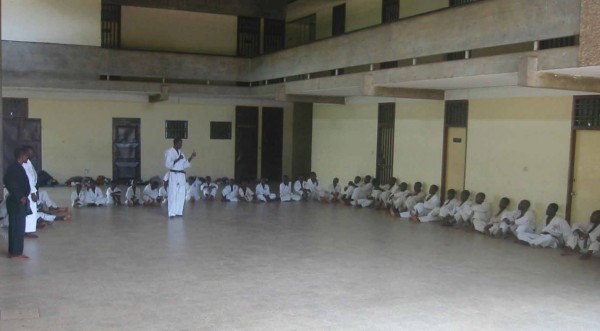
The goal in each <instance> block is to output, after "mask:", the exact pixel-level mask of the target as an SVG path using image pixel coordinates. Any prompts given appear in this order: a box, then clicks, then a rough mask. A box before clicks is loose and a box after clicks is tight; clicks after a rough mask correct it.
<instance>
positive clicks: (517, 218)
mask: <svg viewBox="0 0 600 331" xmlns="http://www.w3.org/2000/svg"><path fill="white" fill-rule="evenodd" d="M530 207H531V202H529V200H521V202H519V206H518V207H517V210H515V211H514V212H513V214H512V215H511V216H510V217H508V218H505V219H503V220H502V223H501V224H500V231H502V234H503V236H504V237H505V238H506V237H507V236H508V234H509V233H512V234H513V235H514V236H515V237H518V236H517V234H518V233H519V232H527V233H534V232H535V214H534V213H533V211H531V210H529V208H530Z"/></svg>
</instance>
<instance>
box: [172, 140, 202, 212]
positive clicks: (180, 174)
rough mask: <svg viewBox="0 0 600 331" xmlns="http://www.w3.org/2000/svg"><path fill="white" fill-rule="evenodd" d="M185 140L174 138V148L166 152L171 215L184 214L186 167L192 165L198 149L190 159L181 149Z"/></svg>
mask: <svg viewBox="0 0 600 331" xmlns="http://www.w3.org/2000/svg"><path fill="white" fill-rule="evenodd" d="M181 146H183V142H182V141H181V139H180V138H175V139H173V148H169V149H167V151H166V152H165V167H166V168H167V169H169V174H168V181H169V184H168V185H169V186H168V188H167V199H168V200H167V201H168V208H169V217H175V216H183V204H184V203H185V169H187V168H189V167H190V166H191V164H190V162H192V160H193V159H194V158H195V157H196V151H194V152H193V153H192V155H191V156H190V158H189V159H186V158H185V155H184V154H183V152H182V151H181Z"/></svg>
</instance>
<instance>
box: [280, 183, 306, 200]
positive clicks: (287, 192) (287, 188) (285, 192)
mask: <svg viewBox="0 0 600 331" xmlns="http://www.w3.org/2000/svg"><path fill="white" fill-rule="evenodd" d="M279 198H280V199H281V202H287V201H300V200H302V196H301V195H299V194H296V193H293V192H292V184H291V183H288V184H287V185H285V184H284V183H281V184H279Z"/></svg>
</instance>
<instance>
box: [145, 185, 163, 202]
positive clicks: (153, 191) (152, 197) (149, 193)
mask: <svg viewBox="0 0 600 331" xmlns="http://www.w3.org/2000/svg"><path fill="white" fill-rule="evenodd" d="M164 199H165V198H164V197H163V196H161V195H160V188H159V185H158V181H155V180H153V181H151V182H150V184H148V185H146V187H144V191H143V193H142V202H143V203H144V205H145V206H152V205H160V204H161V203H162V202H163V201H164Z"/></svg>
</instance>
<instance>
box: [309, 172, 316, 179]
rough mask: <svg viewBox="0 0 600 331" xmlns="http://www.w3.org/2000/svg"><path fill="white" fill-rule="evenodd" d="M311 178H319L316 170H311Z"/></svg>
mask: <svg viewBox="0 0 600 331" xmlns="http://www.w3.org/2000/svg"><path fill="white" fill-rule="evenodd" d="M310 179H312V180H315V179H317V173H316V172H314V171H313V172H311V173H310Z"/></svg>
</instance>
